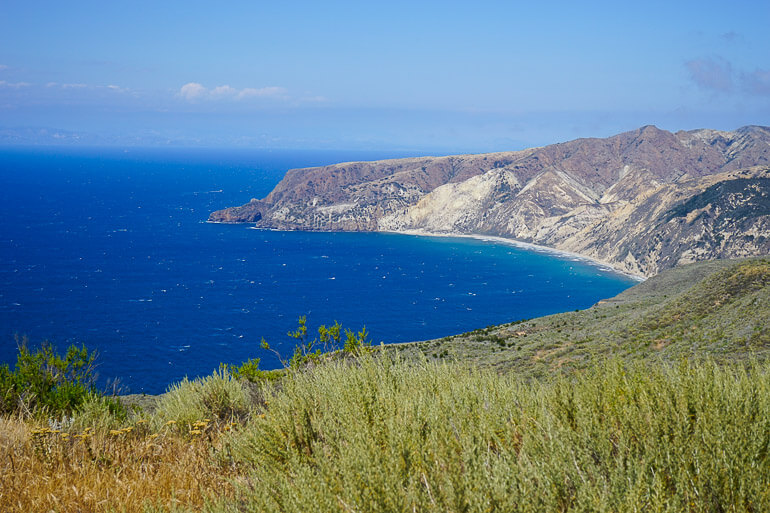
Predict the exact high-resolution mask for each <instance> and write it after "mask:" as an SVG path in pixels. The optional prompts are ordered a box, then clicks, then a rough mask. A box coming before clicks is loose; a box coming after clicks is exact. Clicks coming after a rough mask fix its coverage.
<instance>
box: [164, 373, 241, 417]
mask: <svg viewBox="0 0 770 513" xmlns="http://www.w3.org/2000/svg"><path fill="white" fill-rule="evenodd" d="M248 410H249V405H248V395H247V393H246V390H245V389H244V387H243V385H242V384H241V383H240V382H239V381H238V379H236V378H235V377H233V376H232V375H231V374H230V373H229V372H227V370H226V369H220V370H219V371H215V372H214V373H213V374H212V375H210V376H206V377H203V378H197V379H195V380H192V381H190V380H188V379H187V378H185V379H183V380H182V381H180V382H179V383H177V384H174V385H171V386H170V387H169V389H168V391H167V392H166V393H165V394H164V395H163V396H161V398H160V400H159V401H158V405H157V410H156V414H155V416H154V419H155V421H156V423H161V424H162V423H165V422H168V421H174V422H175V423H176V424H177V425H178V426H179V427H182V428H183V429H189V428H190V426H192V424H193V423H194V422H196V421H199V420H201V419H204V418H218V419H221V420H229V419H233V418H240V417H243V416H245V415H246V414H247V413H248Z"/></svg>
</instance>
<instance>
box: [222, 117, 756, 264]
mask: <svg viewBox="0 0 770 513" xmlns="http://www.w3.org/2000/svg"><path fill="white" fill-rule="evenodd" d="M209 220H210V221H212V222H226V223H255V224H256V226H257V227H261V228H265V229H278V230H310V231H313V230H315V231H394V232H405V233H426V234H474V235H494V236H500V237H507V238H511V239H515V240H518V241H522V242H528V243H534V244H539V245H543V246H548V247H551V248H554V249H558V250H563V251H570V252H574V253H579V254H582V255H585V256H587V257H590V258H593V259H596V260H599V261H602V262H606V263H608V264H611V265H613V266H615V267H616V268H619V269H621V270H623V271H626V272H629V273H633V274H639V275H645V276H652V275H654V274H657V273H658V272H660V271H661V270H663V269H666V268H670V267H674V266H676V265H679V264H684V263H689V262H695V261H700V260H710V259H717V258H735V257H744V256H752V255H765V254H768V253H770V128H768V127H762V126H747V127H743V128H739V129H737V130H735V131H732V132H725V131H718V130H710V129H699V130H691V131H679V132H676V133H672V132H668V131H666V130H661V129H658V128H656V127H654V126H644V127H642V128H640V129H638V130H633V131H630V132H625V133H622V134H619V135H615V136H612V137H608V138H603V139H599V138H591V139H577V140H574V141H569V142H565V143H559V144H553V145H549V146H544V147H539V148H530V149H526V150H521V151H510V152H497V153H486V154H478V155H454V156H446V157H416V158H403V159H393V160H382V161H374V162H349V163H342V164H335V165H330V166H323V167H315V168H306V169H293V170H290V171H288V172H287V173H286V176H285V177H284V179H283V180H282V181H281V182H280V183H279V184H278V185H277V186H276V187H275V188H274V189H273V191H272V192H270V194H268V195H267V196H266V197H265V198H263V199H261V200H260V199H253V200H251V201H250V202H249V203H247V204H245V205H242V206H239V207H231V208H226V209H224V210H219V211H216V212H213V213H212V214H211V215H210V217H209Z"/></svg>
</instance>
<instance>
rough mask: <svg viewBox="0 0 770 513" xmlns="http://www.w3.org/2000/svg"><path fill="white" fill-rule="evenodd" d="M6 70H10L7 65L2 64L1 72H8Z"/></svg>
mask: <svg viewBox="0 0 770 513" xmlns="http://www.w3.org/2000/svg"><path fill="white" fill-rule="evenodd" d="M6 69H8V65H7V64H0V71H3V70H6Z"/></svg>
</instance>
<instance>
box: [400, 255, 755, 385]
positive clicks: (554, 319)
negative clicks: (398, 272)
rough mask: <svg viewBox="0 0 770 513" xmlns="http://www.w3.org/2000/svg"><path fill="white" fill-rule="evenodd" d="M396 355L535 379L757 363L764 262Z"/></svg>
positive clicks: (706, 268)
mask: <svg viewBox="0 0 770 513" xmlns="http://www.w3.org/2000/svg"><path fill="white" fill-rule="evenodd" d="M400 350H401V351H402V352H404V353H405V354H409V355H413V354H415V353H422V354H424V355H426V356H428V357H432V358H436V357H442V356H443V357H452V358H454V359H456V360H458V361H461V362H473V363H474V364H477V365H485V366H493V367H495V368H497V369H499V370H501V371H514V372H516V373H520V374H521V373H523V374H526V375H531V376H540V377H546V376H548V375H550V374H552V373H554V372H557V371H567V370H569V369H579V368H583V367H585V366H587V365H591V364H592V363H593V362H594V361H596V360H597V359H599V360H601V359H602V358H606V357H609V356H616V357H619V358H622V359H623V360H625V361H631V360H640V361H646V362H672V361H677V360H679V359H681V358H687V359H691V358H695V359H701V358H706V357H710V358H715V359H717V360H719V361H745V360H746V359H750V358H760V359H765V358H767V357H768V356H770V258H753V259H746V260H737V261H736V260H717V261H712V262H700V263H697V264H690V265H685V266H681V267H677V268H675V269H669V270H667V271H664V272H662V273H660V274H659V275H657V276H654V277H652V278H650V279H648V280H646V281H644V282H642V283H640V284H638V285H636V286H634V287H631V288H630V289H628V290H626V291H624V292H622V293H621V294H619V295H618V296H616V297H614V298H610V299H606V300H602V301H600V302H599V303H597V304H596V305H594V306H593V307H592V308H589V309H587V310H582V311H576V312H566V313H560V314H555V315H550V316H547V317H540V318H536V319H531V320H523V321H520V322H513V323H509V324H503V325H500V326H491V327H488V328H486V329H480V330H476V331H472V332H469V333H464V334H461V335H456V336H453V337H446V338H444V339H441V340H433V341H427V342H419V343H414V344H403V345H401V346H400Z"/></svg>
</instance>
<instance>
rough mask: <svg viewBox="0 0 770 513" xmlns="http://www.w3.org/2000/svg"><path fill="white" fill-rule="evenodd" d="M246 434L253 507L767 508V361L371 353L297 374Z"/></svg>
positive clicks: (237, 441) (242, 451)
mask: <svg viewBox="0 0 770 513" xmlns="http://www.w3.org/2000/svg"><path fill="white" fill-rule="evenodd" d="M266 399H267V404H268V407H267V411H266V412H265V414H264V416H256V417H254V418H253V419H252V421H251V422H250V424H249V425H248V426H247V428H246V429H244V430H243V431H241V432H240V433H239V434H238V435H235V436H234V438H233V441H232V447H233V454H234V455H235V458H236V460H237V461H239V462H240V463H241V464H245V465H248V466H249V467H250V468H251V477H250V479H249V481H248V482H249V483H251V485H250V486H248V487H246V488H245V489H244V491H243V494H244V496H243V498H242V501H241V504H242V505H243V506H242V508H241V509H242V510H245V511H311V510H312V511H340V510H343V511H347V510H349V511H415V510H416V511H533V512H534V511H538V512H540V511H659V510H660V511H768V510H770V479H769V478H768V476H770V473H769V472H768V470H769V469H770V451H769V450H768V449H769V448H770V366H768V365H767V364H762V365H754V366H753V367H751V368H749V369H748V370H747V369H745V368H743V367H738V366H734V367H728V368H720V367H718V366H716V365H714V364H711V363H704V364H699V365H697V366H691V365H689V364H686V363H683V364H681V365H679V366H673V367H662V366H659V367H648V366H643V365H636V366H632V367H629V368H626V367H624V366H623V365H622V364H621V363H619V362H611V363H610V364H606V365H603V366H600V367H597V368H595V369H592V370H591V371H589V372H587V373H584V374H582V375H579V376H575V377H573V378H569V379H568V378H564V377H559V378H556V379H554V380H553V381H551V382H531V383H525V382H523V381H520V380H518V379H517V378H516V377H515V376H510V375H509V376H498V375H496V374H494V373H491V372H482V371H477V370H468V369H464V368H462V367H459V366H457V365H447V364H442V363H438V364H436V363H425V364H422V365H411V366H410V365H406V364H404V363H401V362H395V363H393V362H390V361H388V360H386V359H384V358H372V357H365V358H362V359H361V360H359V361H358V362H357V363H355V364H349V363H348V364H346V363H343V362H337V363H332V364H327V365H323V366H319V367H317V368H315V369H313V370H312V371H311V372H307V373H291V374H289V375H288V376H287V377H286V379H285V380H284V381H283V382H282V386H281V389H280V390H274V391H273V392H272V393H270V392H268V393H267V396H266Z"/></svg>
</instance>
